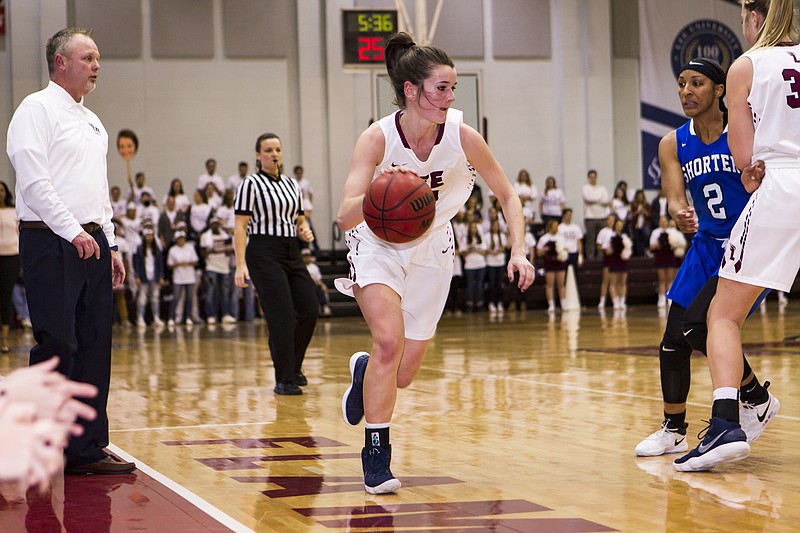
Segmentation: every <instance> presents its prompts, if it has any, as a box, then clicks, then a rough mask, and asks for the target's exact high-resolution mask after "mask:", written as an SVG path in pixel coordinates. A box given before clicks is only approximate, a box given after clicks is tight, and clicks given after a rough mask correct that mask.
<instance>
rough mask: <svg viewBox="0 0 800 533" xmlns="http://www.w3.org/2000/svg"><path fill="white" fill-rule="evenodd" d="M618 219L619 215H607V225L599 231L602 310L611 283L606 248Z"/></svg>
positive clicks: (599, 305) (599, 304) (599, 306)
mask: <svg viewBox="0 0 800 533" xmlns="http://www.w3.org/2000/svg"><path fill="white" fill-rule="evenodd" d="M616 221H617V215H615V214H613V213H612V214H610V215H608V216H607V217H606V225H605V227H604V228H602V229H601V230H600V231H598V232H597V241H596V242H597V249H598V250H603V259H602V267H603V277H602V279H601V281H600V302H599V303H598V304H597V308H598V309H600V310H602V309H605V307H606V296H607V295H608V286H609V285H610V284H611V276H610V274H609V273H608V255H606V253H605V249H606V248H608V247H609V245H610V244H611V237H613V236H614V222H616Z"/></svg>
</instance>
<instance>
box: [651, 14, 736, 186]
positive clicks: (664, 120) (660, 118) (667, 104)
mask: <svg viewBox="0 0 800 533" xmlns="http://www.w3.org/2000/svg"><path fill="white" fill-rule="evenodd" d="M639 42H640V44H639V46H640V50H639V84H640V95H641V128H642V166H643V169H642V170H643V172H642V176H643V184H642V185H643V187H644V188H645V189H658V187H659V185H660V184H661V169H660V167H659V164H658V142H659V141H660V140H661V137H663V136H664V135H666V134H667V133H669V132H670V131H671V130H673V129H675V128H677V127H678V126H680V125H681V124H683V123H684V122H686V120H687V119H686V117H685V116H684V114H683V110H682V108H681V105H680V100H679V99H678V85H677V82H676V79H677V77H678V73H679V70H680V68H681V66H683V65H684V64H686V63H688V62H689V61H690V60H692V59H694V58H697V57H709V58H711V59H714V60H716V61H718V62H719V63H720V64H721V65H722V68H724V69H725V71H727V70H728V68H729V67H730V66H731V63H733V61H734V59H736V58H737V57H739V56H740V55H741V54H742V52H743V51H744V50H746V48H747V43H746V41H745V40H744V37H743V36H742V22H741V4H740V3H739V1H738V0H669V1H665V0H639Z"/></svg>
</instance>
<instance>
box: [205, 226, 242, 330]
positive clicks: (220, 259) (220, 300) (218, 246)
mask: <svg viewBox="0 0 800 533" xmlns="http://www.w3.org/2000/svg"><path fill="white" fill-rule="evenodd" d="M209 226H210V227H209V229H208V231H206V232H205V233H203V234H202V235H201V236H200V249H201V250H202V253H203V256H204V258H205V263H206V268H205V274H204V279H205V283H206V285H205V286H206V321H207V322H208V323H209V324H216V323H217V319H218V318H221V320H222V322H223V323H224V324H233V323H235V322H236V319H235V318H233V316H231V301H230V295H231V285H232V283H233V277H232V276H231V256H232V255H233V240H232V238H231V235H230V233H228V232H227V231H225V230H224V229H223V228H222V221H221V220H220V219H219V218H218V217H216V216H213V217H211V220H210V221H209ZM220 315H222V316H221V317H220Z"/></svg>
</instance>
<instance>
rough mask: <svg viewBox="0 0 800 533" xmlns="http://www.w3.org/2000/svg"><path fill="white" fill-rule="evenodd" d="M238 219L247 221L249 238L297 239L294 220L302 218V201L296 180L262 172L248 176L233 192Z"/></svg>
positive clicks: (295, 221)
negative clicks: (241, 218)
mask: <svg viewBox="0 0 800 533" xmlns="http://www.w3.org/2000/svg"><path fill="white" fill-rule="evenodd" d="M233 207H234V210H235V213H236V214H237V215H245V216H249V217H250V222H249V224H248V225H247V230H248V233H249V234H250V235H272V236H275V237H297V217H298V216H299V215H302V214H303V197H302V192H301V190H300V185H299V184H298V183H297V180H295V179H294V178H290V177H289V176H286V175H283V174H281V175H280V176H278V177H277V178H274V177H270V176H268V175H267V174H266V173H264V172H261V171H259V172H257V173H255V174H251V175H250V176H247V177H246V178H245V179H244V181H242V183H241V184H239V188H238V189H237V190H236V199H235V200H234V204H233Z"/></svg>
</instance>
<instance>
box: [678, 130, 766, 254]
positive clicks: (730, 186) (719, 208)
mask: <svg viewBox="0 0 800 533" xmlns="http://www.w3.org/2000/svg"><path fill="white" fill-rule="evenodd" d="M675 136H676V140H677V143H678V161H680V163H681V169H682V170H683V180H684V183H685V185H686V189H687V190H688V191H689V193H690V194H691V195H692V203H693V205H694V210H695V212H696V213H697V220H698V223H699V225H700V233H703V234H705V235H706V236H708V237H714V238H717V239H724V238H727V237H728V236H729V235H730V233H731V229H732V228H733V225H734V224H735V223H736V219H738V218H739V213H741V212H742V210H743V209H744V206H745V204H747V201H748V200H749V199H750V195H749V194H747V191H745V190H744V186H743V185H742V181H741V172H739V170H738V169H737V168H736V165H735V164H734V162H733V156H732V155H731V151H730V149H729V148H728V128H727V126H726V127H725V131H723V132H722V135H720V136H719V139H717V140H716V141H714V142H713V143H711V144H705V143H704V142H703V141H701V140H700V139H699V138H698V137H697V135H695V132H694V121H692V120H690V121H689V122H687V123H686V124H684V125H683V126H681V127H680V128H678V129H677V130H675Z"/></svg>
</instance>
